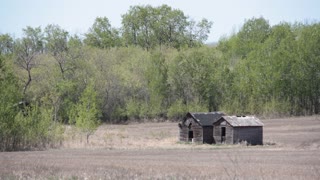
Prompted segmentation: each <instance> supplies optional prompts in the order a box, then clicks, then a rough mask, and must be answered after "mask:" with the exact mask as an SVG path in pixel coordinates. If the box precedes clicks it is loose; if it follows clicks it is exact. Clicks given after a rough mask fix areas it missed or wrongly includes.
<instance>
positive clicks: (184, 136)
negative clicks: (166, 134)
mask: <svg viewBox="0 0 320 180" xmlns="http://www.w3.org/2000/svg"><path fill="white" fill-rule="evenodd" d="M179 129H180V132H179V134H180V135H179V140H180V141H183V142H188V133H189V128H188V127H186V126H182V127H180V128H179Z"/></svg>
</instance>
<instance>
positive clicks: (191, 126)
mask: <svg viewBox="0 0 320 180" xmlns="http://www.w3.org/2000/svg"><path fill="white" fill-rule="evenodd" d="M224 115H225V114H224V113H222V112H208V113H191V112H189V113H187V115H186V116H185V117H184V118H183V120H182V122H180V123H179V131H180V133H179V140H180V141H183V142H195V143H207V144H212V143H213V142H214V141H213V126H212V125H213V123H214V122H216V121H217V120H219V119H220V118H221V117H222V116H224Z"/></svg>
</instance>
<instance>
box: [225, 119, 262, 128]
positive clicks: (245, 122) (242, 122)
mask: <svg viewBox="0 0 320 180" xmlns="http://www.w3.org/2000/svg"><path fill="white" fill-rule="evenodd" d="M222 118H223V119H224V120H226V121H227V122H228V123H229V124H230V125H231V126H233V127H241V126H263V123H262V122H261V121H260V120H259V119H258V118H256V117H254V116H222V117H221V118H220V119H222ZM220 119H219V120H220Z"/></svg>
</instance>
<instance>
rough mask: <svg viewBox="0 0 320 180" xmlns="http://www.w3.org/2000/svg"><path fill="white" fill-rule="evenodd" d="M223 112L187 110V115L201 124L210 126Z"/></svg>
mask: <svg viewBox="0 0 320 180" xmlns="http://www.w3.org/2000/svg"><path fill="white" fill-rule="evenodd" d="M224 115H225V114H224V113H222V112H206V113H205V112H189V113H188V114H187V116H189V117H192V118H193V119H195V120H197V122H198V123H199V124H200V125H201V126H212V124H213V123H215V122H216V121H218V120H219V119H220V118H221V117H222V116H224Z"/></svg>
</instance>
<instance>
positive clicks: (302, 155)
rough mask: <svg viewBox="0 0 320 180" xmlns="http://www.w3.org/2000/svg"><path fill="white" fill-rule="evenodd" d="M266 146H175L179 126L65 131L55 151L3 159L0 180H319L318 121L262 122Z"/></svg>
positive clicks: (12, 154)
mask: <svg viewBox="0 0 320 180" xmlns="http://www.w3.org/2000/svg"><path fill="white" fill-rule="evenodd" d="M262 121H263V123H264V124H265V126H264V145H263V146H246V145H241V144H237V145H195V144H187V143H179V142H178V132H179V130H178V126H177V123H172V122H161V123H159V122H158V123H131V124H126V125H111V124H103V125H101V126H100V127H99V128H98V130H97V131H96V132H95V134H93V135H92V136H91V137H90V139H89V140H90V142H89V143H88V144H87V143H86V139H85V137H81V136H79V134H78V133H77V132H76V131H75V130H74V129H73V128H71V127H66V133H65V141H63V142H62V144H61V147H59V148H57V149H47V150H44V151H24V152H22V151H21V152H1V153H0V179H319V177H320V116H309V117H290V118H279V119H262Z"/></svg>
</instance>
